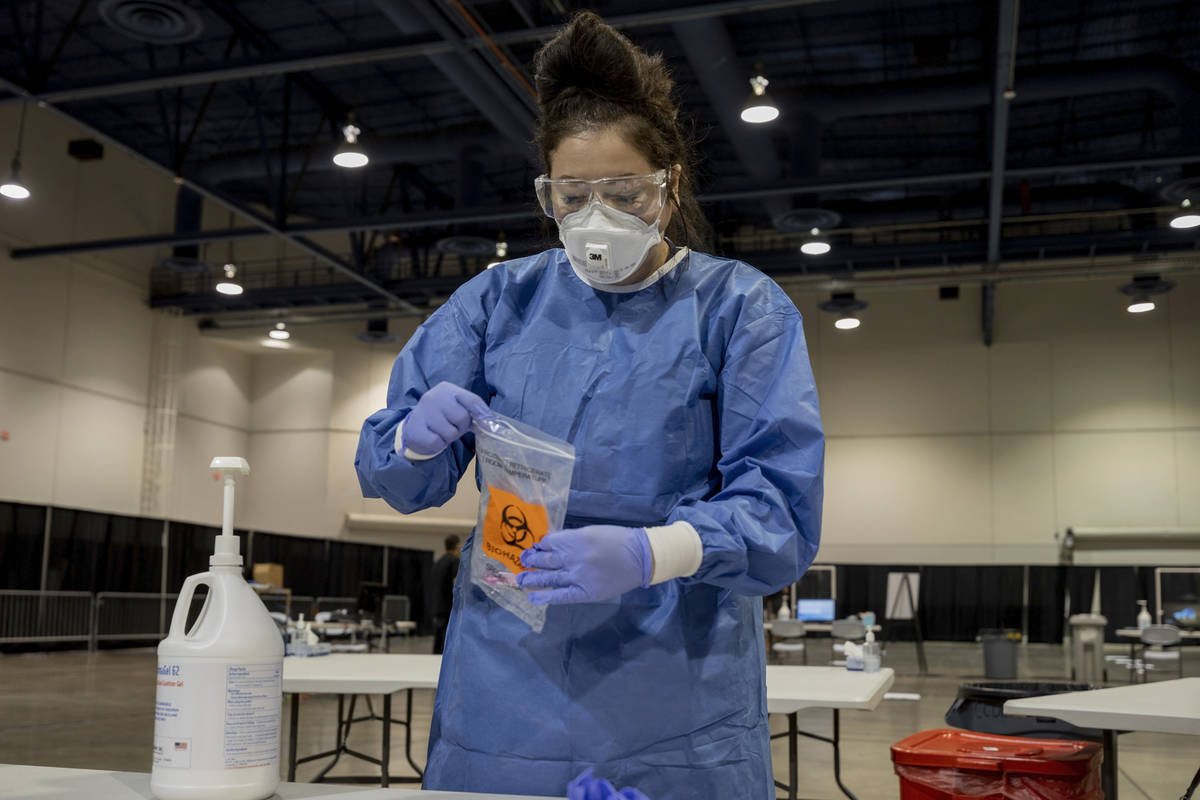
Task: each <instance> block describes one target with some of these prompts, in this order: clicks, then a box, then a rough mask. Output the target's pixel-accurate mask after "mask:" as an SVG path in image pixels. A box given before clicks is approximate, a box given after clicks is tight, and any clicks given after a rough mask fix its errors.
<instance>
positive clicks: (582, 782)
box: [567, 767, 649, 800]
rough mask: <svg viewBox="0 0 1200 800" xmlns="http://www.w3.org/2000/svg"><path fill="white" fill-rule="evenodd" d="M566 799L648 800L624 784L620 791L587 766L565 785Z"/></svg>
mask: <svg viewBox="0 0 1200 800" xmlns="http://www.w3.org/2000/svg"><path fill="white" fill-rule="evenodd" d="M567 800H649V798H648V797H646V795H644V794H642V793H641V792H639V791H638V790H637V789H634V788H633V787H632V786H626V787H625V788H624V789H622V790H621V791H620V792H618V791H617V790H616V789H614V788H613V785H612V784H611V783H609V782H608V781H606V780H605V779H604V778H597V777H596V776H595V775H594V774H593V772H592V768H591V767H588V768H587V769H585V770H584V771H583V772H581V773H580V774H579V776H578V777H576V778H575V780H573V781H571V782H570V783H569V784H568V785H567Z"/></svg>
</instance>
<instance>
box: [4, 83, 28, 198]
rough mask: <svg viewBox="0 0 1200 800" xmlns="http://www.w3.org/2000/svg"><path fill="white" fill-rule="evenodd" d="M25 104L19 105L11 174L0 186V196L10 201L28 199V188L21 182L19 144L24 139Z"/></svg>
mask: <svg viewBox="0 0 1200 800" xmlns="http://www.w3.org/2000/svg"><path fill="white" fill-rule="evenodd" d="M25 106H26V104H25V103H22V104H21V121H20V122H19V123H18V124H17V151H16V153H15V154H14V155H13V160H12V172H11V173H10V174H9V176H8V180H7V181H5V182H4V183H3V184H0V194H2V195H4V196H5V197H7V198H9V199H11V200H27V199H29V188H28V187H27V186H26V185H25V184H24V183H22V182H21V142H22V140H23V139H24V138H25Z"/></svg>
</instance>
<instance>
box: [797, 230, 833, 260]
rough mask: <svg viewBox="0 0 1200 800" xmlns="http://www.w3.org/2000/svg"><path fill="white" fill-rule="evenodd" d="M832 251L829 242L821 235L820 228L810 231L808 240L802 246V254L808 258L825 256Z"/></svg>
mask: <svg viewBox="0 0 1200 800" xmlns="http://www.w3.org/2000/svg"><path fill="white" fill-rule="evenodd" d="M832 249H833V247H832V246H831V245H830V244H829V241H828V240H827V239H826V238H825V237H823V236H822V235H821V229H820V228H813V229H812V230H811V231H809V234H808V238H807V239H805V240H804V244H802V245H800V252H801V253H804V255H806V256H823V255H825V254H826V253H828V252H829V251H830V250H832Z"/></svg>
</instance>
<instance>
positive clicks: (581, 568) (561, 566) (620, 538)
mask: <svg viewBox="0 0 1200 800" xmlns="http://www.w3.org/2000/svg"><path fill="white" fill-rule="evenodd" d="M521 564H522V565H523V566H526V567H531V568H532V569H533V571H532V572H522V573H521V574H520V575H518V576H517V584H518V585H520V587H521V588H522V589H546V590H548V591H544V592H533V593H531V594H530V595H529V600H530V602H532V603H535V604H538V605H542V604H546V603H603V602H604V601H606V600H612V599H614V598H617V597H620V596H621V595H623V594H625V593H626V592H628V591H629V590H631V589H637V588H638V587H641V586H649V585H650V577H651V575H652V574H653V572H654V556H653V555H652V554H651V552H650V540H649V539H648V538H647V537H646V529H645V528H624V527H621V526H619V525H586V526H584V527H582V528H574V529H571V530H563V531H554V532H553V533H548V534H546V535H545V536H544V537H542V540H541V541H540V542H538V543H537V544H535V545H534V546H533V547H531V548H529V549H528V550H526V551H525V552H523V553H521Z"/></svg>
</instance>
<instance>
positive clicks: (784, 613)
mask: <svg viewBox="0 0 1200 800" xmlns="http://www.w3.org/2000/svg"><path fill="white" fill-rule="evenodd" d="M791 618H792V610H791V609H790V608H788V604H787V601H786V600H784V601H783V605H781V606H780V607H779V616H778V619H791Z"/></svg>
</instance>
